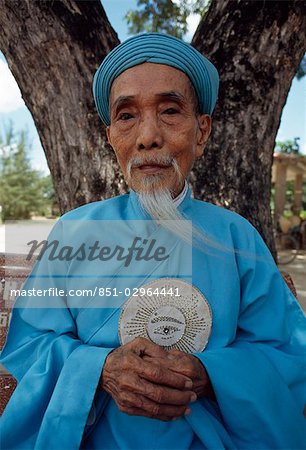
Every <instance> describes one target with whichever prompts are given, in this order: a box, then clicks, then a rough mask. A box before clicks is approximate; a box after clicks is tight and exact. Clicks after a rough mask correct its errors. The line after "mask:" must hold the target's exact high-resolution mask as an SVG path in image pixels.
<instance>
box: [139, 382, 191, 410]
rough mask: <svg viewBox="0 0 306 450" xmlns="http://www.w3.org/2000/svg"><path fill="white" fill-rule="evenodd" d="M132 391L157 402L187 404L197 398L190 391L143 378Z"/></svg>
mask: <svg viewBox="0 0 306 450" xmlns="http://www.w3.org/2000/svg"><path fill="white" fill-rule="evenodd" d="M134 391H135V393H139V394H141V395H143V396H145V397H147V398H149V399H150V400H153V401H154V402H156V403H158V404H169V405H187V404H188V403H190V402H194V401H196V399H197V396H196V394H195V393H194V392H192V391H182V390H178V389H173V388H170V387H166V386H161V385H157V384H154V383H150V382H148V381H146V380H144V379H140V380H139V381H138V383H137V386H136V387H135V388H134Z"/></svg>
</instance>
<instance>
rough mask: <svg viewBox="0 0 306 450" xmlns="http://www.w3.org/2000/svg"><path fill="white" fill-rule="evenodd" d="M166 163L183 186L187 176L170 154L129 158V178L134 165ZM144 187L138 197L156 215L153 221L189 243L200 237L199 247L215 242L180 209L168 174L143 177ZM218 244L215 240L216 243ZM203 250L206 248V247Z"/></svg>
mask: <svg viewBox="0 0 306 450" xmlns="http://www.w3.org/2000/svg"><path fill="white" fill-rule="evenodd" d="M145 163H147V164H152V163H155V164H165V165H170V164H171V165H172V167H173V169H174V172H175V176H176V177H177V180H178V185H183V181H184V179H183V175H182V173H181V171H180V168H179V165H178V163H177V161H176V159H174V158H171V157H170V156H165V155H163V156H160V155H159V156H158V157H154V159H153V158H152V157H151V158H147V157H146V158H145V157H136V158H133V159H131V160H130V161H129V163H128V167H127V172H128V177H129V179H131V177H132V173H131V172H132V169H133V167H135V166H136V167H137V166H140V165H142V164H145ZM141 184H142V185H141V187H140V189H139V190H138V192H137V194H138V199H139V203H140V205H141V206H142V208H143V209H144V210H145V211H146V212H147V213H148V214H149V215H150V216H151V217H152V219H153V220H155V221H157V222H158V223H160V224H161V225H162V226H163V227H164V228H166V229H168V230H169V231H171V232H172V233H174V234H176V235H177V236H178V237H179V238H180V239H183V240H184V241H185V242H187V243H188V244H189V245H192V237H194V238H195V240H196V247H199V244H200V247H203V244H206V245H207V244H208V243H210V244H212V242H211V240H210V239H209V238H207V237H206V236H205V234H204V233H203V232H202V231H201V230H199V229H198V228H195V227H194V226H192V224H191V222H190V221H189V220H187V219H186V218H185V217H184V215H183V214H182V213H181V212H180V211H179V210H178V208H177V206H176V205H175V203H174V201H173V198H172V194H173V193H172V191H171V190H170V189H169V188H167V187H165V186H164V175H163V174H161V175H160V174H154V175H147V176H145V177H143V178H142V180H141ZM215 245H216V243H214V246H215ZM202 250H203V248H202Z"/></svg>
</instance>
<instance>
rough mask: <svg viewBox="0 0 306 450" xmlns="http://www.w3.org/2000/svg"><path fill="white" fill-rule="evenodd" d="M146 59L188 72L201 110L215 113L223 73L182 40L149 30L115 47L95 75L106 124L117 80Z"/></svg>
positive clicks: (99, 107)
mask: <svg viewBox="0 0 306 450" xmlns="http://www.w3.org/2000/svg"><path fill="white" fill-rule="evenodd" d="M146 62H149V63H155V64H166V65H167V66H171V67H174V68H176V69H179V70H181V71H182V72H184V73H185V74H186V75H187V76H188V77H189V79H190V80H191V82H192V84H193V86H194V88H195V91H196V94H197V96H198V100H199V106H200V112H201V113H203V114H211V113H212V112H213V109H214V107H215V104H216V101H217V95H218V87H219V75H218V72H217V69H216V68H215V66H214V65H213V64H212V63H211V62H210V61H209V60H208V59H207V58H205V56H203V55H201V53H200V52H198V51H197V50H196V49H195V48H193V47H192V46H191V45H190V44H187V43H186V42H183V41H181V40H180V39H177V38H175V37H173V36H169V35H167V34H162V33H145V34H140V35H138V36H134V37H132V38H130V39H128V40H126V41H125V42H123V43H122V44H120V45H118V46H117V47H115V48H114V49H113V50H112V51H111V52H110V53H109V54H108V55H107V56H106V58H105V59H104V60H103V62H102V64H101V65H100V67H99V68H98V70H97V72H96V74H95V76H94V81H93V95H94V99H95V103H96V107H97V110H98V113H99V116H100V117H101V119H102V121H103V122H104V123H105V125H110V116H109V96H110V90H111V86H112V83H113V81H114V80H115V78H117V77H118V76H119V75H120V74H121V73H122V72H124V71H125V70H127V69H130V68H131V67H134V66H137V65H139V64H143V63H146Z"/></svg>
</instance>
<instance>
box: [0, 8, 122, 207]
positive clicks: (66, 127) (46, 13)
mask: <svg viewBox="0 0 306 450" xmlns="http://www.w3.org/2000/svg"><path fill="white" fill-rule="evenodd" d="M118 43H119V40H118V37H117V34H116V33H115V31H114V30H113V28H112V27H111V25H110V24H109V22H108V19H107V16H106V14H105V12H104V9H103V7H102V6H101V3H100V1H98V0H90V1H88V0H87V1H85V2H84V1H75V0H61V1H42V0H22V1H20V0H2V2H1V8H0V48H1V50H2V51H3V53H4V55H5V57H6V58H7V61H8V64H9V67H10V69H11V71H12V73H13V75H14V77H15V78H16V80H17V83H18V85H19V87H20V89H21V92H22V96H23V98H24V101H25V103H26V105H27V107H28V108H29V110H30V111H31V113H32V116H33V119H34V122H35V124H36V127H37V130H38V133H39V136H40V139H41V143H42V146H43V148H44V151H45V154H46V158H47V162H48V165H49V168H50V172H51V175H52V178H53V181H54V186H55V190H56V194H57V198H58V201H59V205H60V210H61V212H62V213H63V212H65V211H68V210H70V209H73V208H76V207H77V206H80V205H82V204H84V203H89V202H92V201H95V200H99V199H104V198H107V197H111V196H113V195H116V194H119V193H122V192H125V183H124V180H123V178H122V175H121V173H120V172H119V168H118V165H117V163H116V162H115V158H114V156H113V151H112V150H111V148H110V147H109V146H108V145H107V143H106V137H105V129H104V127H103V125H102V123H101V121H100V119H99V117H98V114H97V112H96V109H95V106H94V100H93V96H92V78H93V74H94V73H95V71H96V69H97V68H98V66H99V64H100V63H101V61H102V60H103V59H104V57H105V56H106V55H107V53H108V52H109V51H110V50H111V49H112V48H113V47H114V46H115V45H117V44H118Z"/></svg>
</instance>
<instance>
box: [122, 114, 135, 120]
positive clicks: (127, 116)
mask: <svg viewBox="0 0 306 450" xmlns="http://www.w3.org/2000/svg"><path fill="white" fill-rule="evenodd" d="M132 118H133V116H132V114H130V113H127V112H124V113H121V114H119V116H118V119H119V120H129V119H132Z"/></svg>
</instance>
